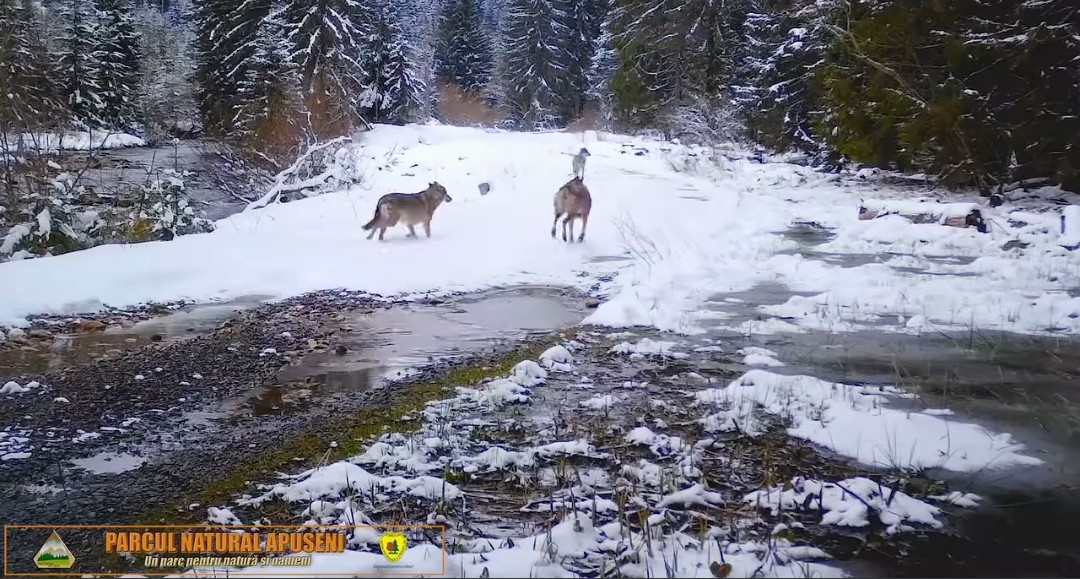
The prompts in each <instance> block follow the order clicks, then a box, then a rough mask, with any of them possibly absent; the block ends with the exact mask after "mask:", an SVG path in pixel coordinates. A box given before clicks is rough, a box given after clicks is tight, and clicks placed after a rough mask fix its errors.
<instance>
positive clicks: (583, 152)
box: [578, 147, 592, 157]
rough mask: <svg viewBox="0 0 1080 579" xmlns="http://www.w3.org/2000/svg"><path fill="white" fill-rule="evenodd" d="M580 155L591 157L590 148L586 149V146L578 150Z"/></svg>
mask: <svg viewBox="0 0 1080 579" xmlns="http://www.w3.org/2000/svg"><path fill="white" fill-rule="evenodd" d="M578 156H580V157H591V156H592V155H590V154H589V150H588V149H586V148H585V147H582V148H581V150H580V151H578Z"/></svg>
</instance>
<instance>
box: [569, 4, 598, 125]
mask: <svg viewBox="0 0 1080 579" xmlns="http://www.w3.org/2000/svg"><path fill="white" fill-rule="evenodd" d="M563 4H564V6H565V8H564V9H563V11H562V12H563V14H564V15H565V16H564V21H563V25H564V26H565V29H566V35H565V37H564V38H563V50H564V51H565V53H566V83H565V85H564V93H563V94H562V95H561V99H560V100H561V101H562V115H563V117H564V118H566V119H567V120H571V119H576V118H577V117H579V116H581V113H582V110H583V109H584V107H585V102H586V100H587V95H588V93H589V89H590V84H589V72H590V69H591V68H592V64H593V58H594V56H595V55H596V50H597V42H598V41H599V39H600V33H601V26H602V24H603V23H604V20H605V18H606V17H607V12H608V8H609V2H608V0H563Z"/></svg>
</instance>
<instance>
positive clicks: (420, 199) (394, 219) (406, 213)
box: [363, 181, 453, 241]
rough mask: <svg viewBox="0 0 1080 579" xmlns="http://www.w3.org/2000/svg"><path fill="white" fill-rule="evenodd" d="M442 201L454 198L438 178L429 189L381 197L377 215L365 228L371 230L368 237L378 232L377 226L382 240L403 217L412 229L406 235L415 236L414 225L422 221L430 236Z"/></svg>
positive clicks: (377, 203)
mask: <svg viewBox="0 0 1080 579" xmlns="http://www.w3.org/2000/svg"><path fill="white" fill-rule="evenodd" d="M443 201H445V202H447V203H449V202H450V201H453V199H451V198H450V195H449V194H447V192H446V187H443V186H442V185H440V184H439V183H438V182H437V181H432V182H431V183H429V184H428V188H427V189H424V190H423V191H421V192H419V193H387V194H386V195H383V196H382V197H379V200H378V201H377V202H376V203H375V216H374V217H372V218H371V221H368V222H367V223H366V224H365V225H364V227H363V229H364V231H369V230H370V231H371V233H369V234H368V236H367V238H368V239H371V237H372V236H373V235H375V230H376V229H378V230H379V241H382V240H383V234H384V233H386V230H387V228H390V227H394V226H395V225H397V224H398V222H399V221H402V220H404V222H403V223H404V224H405V226H406V227H408V228H409V234H408V235H407V237H413V238H415V237H416V230H415V229H413V226H415V225H417V224H423V226H424V233H425V234H426V235H427V236H428V237H431V218H432V216H434V215H435V210H436V209H438V207H439V205H441V204H442V202H443Z"/></svg>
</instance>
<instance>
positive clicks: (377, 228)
mask: <svg viewBox="0 0 1080 579" xmlns="http://www.w3.org/2000/svg"><path fill="white" fill-rule="evenodd" d="M378 230H379V224H378V223H376V224H375V227H372V228H371V233H369V234H367V238H368V239H371V238H372V237H375V232H376V231H378Z"/></svg>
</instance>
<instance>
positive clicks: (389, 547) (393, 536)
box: [379, 531, 408, 563]
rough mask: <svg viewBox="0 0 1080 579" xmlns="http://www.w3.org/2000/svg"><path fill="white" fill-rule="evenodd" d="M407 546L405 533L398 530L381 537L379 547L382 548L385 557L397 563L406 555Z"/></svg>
mask: <svg viewBox="0 0 1080 579" xmlns="http://www.w3.org/2000/svg"><path fill="white" fill-rule="evenodd" d="M407 548H408V541H407V540H406V539H405V535H403V534H402V533H399V532H397V531H389V532H386V533H383V534H382V536H381V537H379V549H381V550H382V554H383V557H386V560H387V561H390V562H391V563H397V562H398V561H399V560H400V559H401V558H402V557H403V556H404V555H405V549H407Z"/></svg>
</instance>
